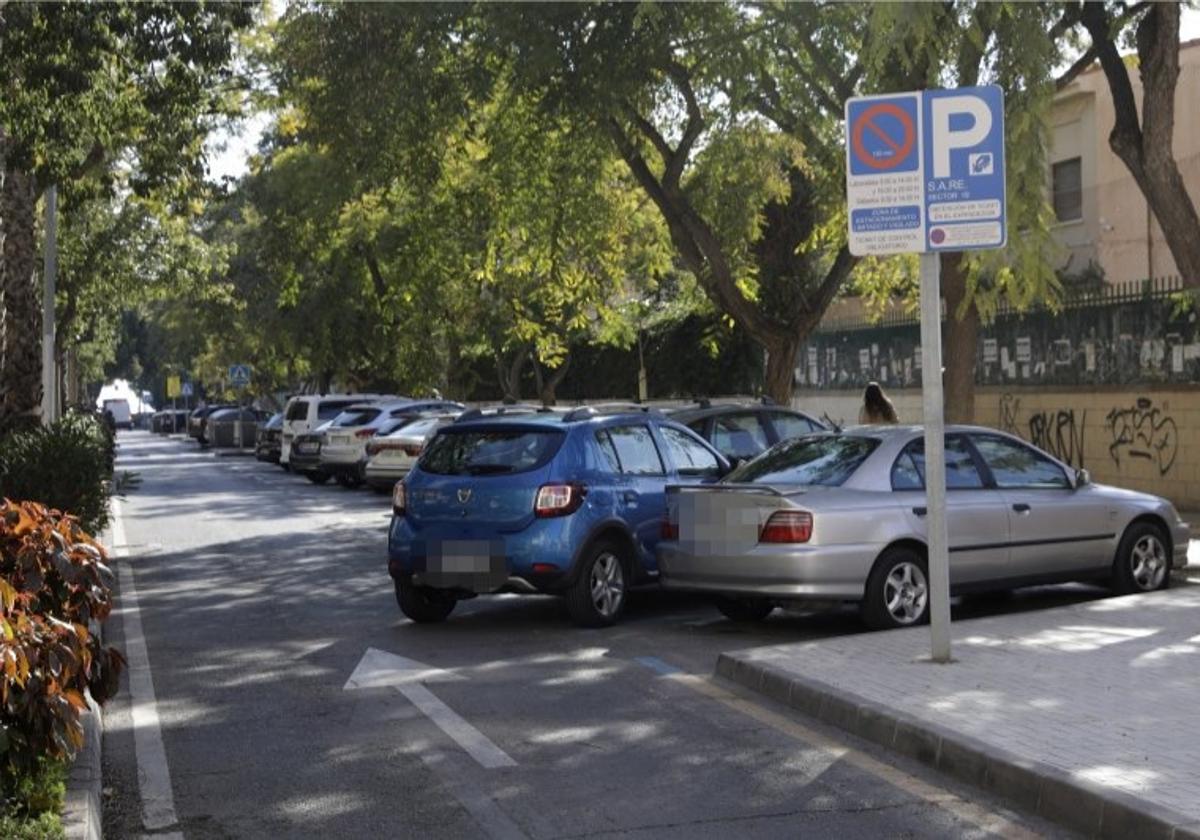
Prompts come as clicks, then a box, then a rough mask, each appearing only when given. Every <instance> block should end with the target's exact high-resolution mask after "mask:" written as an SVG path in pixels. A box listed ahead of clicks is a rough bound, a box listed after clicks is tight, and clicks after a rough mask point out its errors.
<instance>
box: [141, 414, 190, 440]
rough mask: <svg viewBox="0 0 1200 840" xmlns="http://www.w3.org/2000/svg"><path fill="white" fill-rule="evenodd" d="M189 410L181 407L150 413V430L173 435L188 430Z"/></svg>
mask: <svg viewBox="0 0 1200 840" xmlns="http://www.w3.org/2000/svg"><path fill="white" fill-rule="evenodd" d="M188 414H189V412H187V411H184V410H180V409H168V410H166V411H156V412H155V413H154V414H151V415H150V431H152V432H154V433H155V434H162V435H171V434H176V433H178V432H183V431H186V429H187V421H188Z"/></svg>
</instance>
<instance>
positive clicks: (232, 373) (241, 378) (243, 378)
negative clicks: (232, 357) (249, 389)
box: [229, 365, 250, 388]
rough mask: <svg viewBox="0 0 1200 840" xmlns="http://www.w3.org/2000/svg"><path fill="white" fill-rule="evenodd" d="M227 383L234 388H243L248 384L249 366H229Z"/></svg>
mask: <svg viewBox="0 0 1200 840" xmlns="http://www.w3.org/2000/svg"><path fill="white" fill-rule="evenodd" d="M229 383H230V384H231V385H233V386H234V387H235V388H243V387H245V386H246V385H249V384H250V365H230V366H229Z"/></svg>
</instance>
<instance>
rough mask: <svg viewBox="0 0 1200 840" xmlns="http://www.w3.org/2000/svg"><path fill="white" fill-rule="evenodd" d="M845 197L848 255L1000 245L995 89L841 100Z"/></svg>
mask: <svg viewBox="0 0 1200 840" xmlns="http://www.w3.org/2000/svg"><path fill="white" fill-rule="evenodd" d="M846 200H847V205H848V207H847V210H848V216H849V222H850V237H849V242H850V253H852V254H854V255H856V256H866V255H869V254H906V253H926V252H930V251H966V250H975V249H981V248H1002V247H1004V245H1005V243H1006V242H1007V239H1008V226H1007V219H1006V212H1007V207H1006V191H1005V184H1004V93H1003V92H1002V91H1001V90H1000V88H999V87H997V86H995V85H989V86H986V87H970V88H954V89H950V90H924V91H914V92H912V93H895V94H886V95H883V96H862V97H856V98H853V99H849V100H847V101H846Z"/></svg>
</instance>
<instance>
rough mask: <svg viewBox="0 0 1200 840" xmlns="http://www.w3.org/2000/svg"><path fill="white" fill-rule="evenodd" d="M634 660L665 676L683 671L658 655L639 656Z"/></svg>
mask: <svg viewBox="0 0 1200 840" xmlns="http://www.w3.org/2000/svg"><path fill="white" fill-rule="evenodd" d="M633 661H634V662H636V663H638V664H639V665H644V666H645V667H647V668H649V669H650V670H651V671H654V672H655V673H656V674H659V675H661V676H664V677H670V676H674V675H675V674H682V673H683V672H682V671H680V670H679V669H678V668H676V667H675V666H674V665H672V664H671V663H670V662H665V661H663V660H662V659H659V658H658V657H657V656H639V657H637V658H635V659H634V660H633Z"/></svg>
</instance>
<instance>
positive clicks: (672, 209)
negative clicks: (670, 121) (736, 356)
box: [607, 117, 780, 338]
mask: <svg viewBox="0 0 1200 840" xmlns="http://www.w3.org/2000/svg"><path fill="white" fill-rule="evenodd" d="M607 127H608V132H609V135H610V136H611V137H612V139H613V142H614V143H615V144H616V146H617V150H618V151H619V152H620V154H621V157H622V158H623V159H624V160H625V163H626V165H627V166H628V167H629V170H630V172H632V173H633V177H634V179H635V180H637V182H638V183H639V184H640V185H641V186H642V189H644V190H645V191H646V193H647V194H648V195H649V196H650V199H651V200H652V201H653V202H654V203H655V205H657V207H658V209H659V212H660V213H661V214H662V217H663V220H664V221H666V223H667V230H668V231H669V232H670V234H671V241H672V242H673V243H674V244H675V247H676V249H677V250H678V251H679V255H680V257H681V258H682V259H683V262H684V264H685V265H686V266H687V267H688V269H689V270H690V271H691V272H692V273H693V274H694V275H695V276H696V280H697V281H698V282H699V283H700V286H701V287H702V288H703V289H704V290H705V292H707V293H708V295H709V296H710V297H711V298H712V299H713V302H714V303H716V304H717V306H719V307H720V308H721V309H722V310H724V312H725V313H726V314H728V315H729V316H730V317H731V318H733V320H734V321H736V322H737V323H738V324H740V325H741V326H742V328H743V329H745V330H746V331H747V332H748V333H750V334H751V335H752V336H754V337H756V338H761V337H762V336H766V335H770V334H773V333H775V332H778V331H779V329H780V327H779V326H778V325H776V324H773V323H772V322H771V321H770V320H769V319H767V318H766V317H765V316H763V315H762V314H761V313H760V312H759V311H758V310H757V309H756V308H755V307H754V305H753V304H752V303H751V302H750V301H748V300H746V297H745V296H744V295H743V294H742V292H741V290H740V289H738V287H737V283H736V282H735V281H734V277H733V271H732V269H731V268H730V267H729V261H728V259H726V257H725V254H724V252H723V251H722V249H721V245H720V242H719V241H718V240H717V237H716V235H715V234H714V233H713V232H712V231H711V230H710V229H709V228H708V225H706V224H705V222H704V220H703V219H701V218H700V217H699V215H698V214H697V213H696V211H695V210H694V209H692V207H691V206H690V205H689V204H688V203H687V199H686V198H684V197H683V196H682V195H680V193H679V192H678V191H673V192H672V191H668V190H667V189H666V188H665V187H664V185H663V184H662V183H660V182H659V180H658V178H656V177H655V175H654V173H653V172H652V171H651V170H650V167H649V166H648V165H647V164H646V161H645V159H644V158H643V157H642V155H641V154H640V153H639V152H638V150H637V147H636V146H634V144H633V141H632V140H631V139H630V138H629V135H628V134H626V133H625V129H624V128H623V127H622V126H621V124H620V123H619V122H617V120H616V119H614V118H612V117H609V119H608V122H607Z"/></svg>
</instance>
